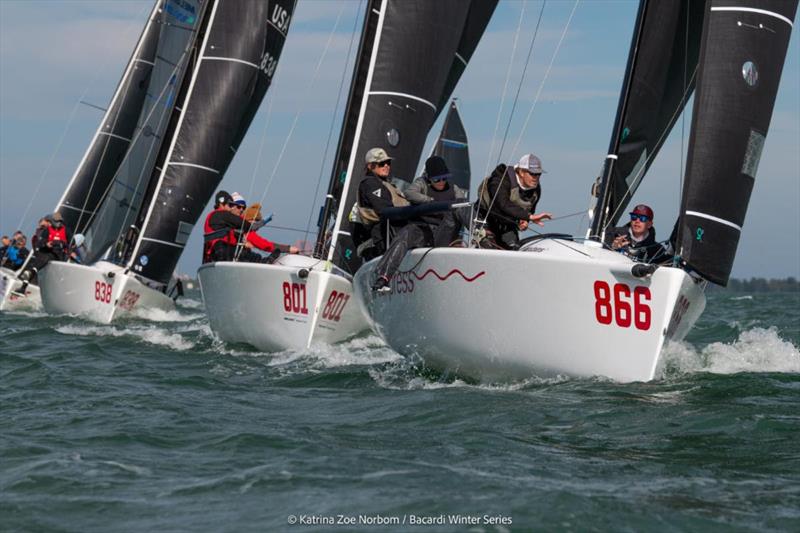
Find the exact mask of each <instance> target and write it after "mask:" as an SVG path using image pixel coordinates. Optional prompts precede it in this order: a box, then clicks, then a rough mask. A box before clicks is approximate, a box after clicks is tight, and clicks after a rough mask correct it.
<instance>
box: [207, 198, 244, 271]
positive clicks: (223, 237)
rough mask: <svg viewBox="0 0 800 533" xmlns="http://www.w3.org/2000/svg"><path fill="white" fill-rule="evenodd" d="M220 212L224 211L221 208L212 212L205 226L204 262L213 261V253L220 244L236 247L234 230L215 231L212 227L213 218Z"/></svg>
mask: <svg viewBox="0 0 800 533" xmlns="http://www.w3.org/2000/svg"><path fill="white" fill-rule="evenodd" d="M218 211H224V209H222V208H221V207H220V208H218V209H214V210H213V211H211V212H210V213H209V214H208V216H207V217H206V221H205V223H204V224H203V262H204V263H208V262H210V261H211V253H212V252H213V251H214V246H215V245H216V244H217V243H218V242H224V243H225V244H227V245H229V246H236V241H237V239H236V232H235V231H234V229H233V228H222V229H217V230H215V229H213V228H212V227H211V217H212V216H213V215H214V213H216V212H218Z"/></svg>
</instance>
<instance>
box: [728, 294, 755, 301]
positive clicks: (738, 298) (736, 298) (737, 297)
mask: <svg viewBox="0 0 800 533" xmlns="http://www.w3.org/2000/svg"><path fill="white" fill-rule="evenodd" d="M752 299H753V296H752V295H750V294H747V295H745V296H735V297H733V298H731V300H732V301H734V302H736V301H739V300H752Z"/></svg>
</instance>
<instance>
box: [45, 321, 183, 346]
mask: <svg viewBox="0 0 800 533" xmlns="http://www.w3.org/2000/svg"><path fill="white" fill-rule="evenodd" d="M55 330H56V331H57V332H58V333H61V334H63V335H79V336H91V337H133V338H136V339H138V340H140V341H143V342H146V343H148V344H153V345H156V346H166V347H168V348H171V349H173V350H177V351H180V352H183V351H186V350H190V349H192V348H194V346H195V343H194V342H192V341H189V340H187V339H185V338H183V337H182V336H181V335H180V334H178V333H170V332H168V331H165V330H163V329H161V328H158V327H155V326H147V325H142V326H136V325H130V326H125V327H119V326H86V325H74V324H70V325H66V326H59V327H57V328H55Z"/></svg>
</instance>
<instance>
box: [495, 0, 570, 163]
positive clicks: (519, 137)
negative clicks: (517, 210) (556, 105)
mask: <svg viewBox="0 0 800 533" xmlns="http://www.w3.org/2000/svg"><path fill="white" fill-rule="evenodd" d="M580 3H581V0H575V5H574V6H572V12H571V13H570V14H569V19H567V23H566V24H565V25H564V30H563V31H562V32H561V38H559V40H558V44H557V45H556V49H555V51H554V52H553V56H552V57H551V58H550V64H549V65H548V66H547V70H546V71H545V73H544V77H543V78H542V82H541V83H540V84H539V89H538V90H537V91H536V97H535V98H534V99H533V103H531V107H530V110H528V116H526V117H525V122H524V123H523V124H522V129H521V130H520V132H519V136H518V137H517V142H516V143H515V144H514V149H513V150H511V153H512V154H514V153H516V152H517V149H518V148H519V143H520V142H522V137H523V136H524V135H525V130H526V129H527V128H528V123H529V122H530V120H531V117H532V116H533V111H534V109H536V104H537V103H538V102H539V96H541V94H542V89H543V88H544V84H545V82H547V78H548V77H549V76H550V70H551V69H552V68H553V63H555V60H556V56H558V51H559V50H560V49H561V44H562V43H563V42H564V37H566V35H567V30H568V29H569V26H570V24H571V23H572V18H573V17H574V16H575V10H577V9H578V4H580Z"/></svg>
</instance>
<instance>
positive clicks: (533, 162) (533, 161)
mask: <svg viewBox="0 0 800 533" xmlns="http://www.w3.org/2000/svg"><path fill="white" fill-rule="evenodd" d="M516 168H522V169H525V170H527V171H528V172H530V173H531V174H545V173H546V171H545V170H544V169H542V160H541V159H539V158H538V157H536V156H535V155H533V154H525V155H523V156H522V157H521V158H520V160H519V164H518V165H517V166H516Z"/></svg>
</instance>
